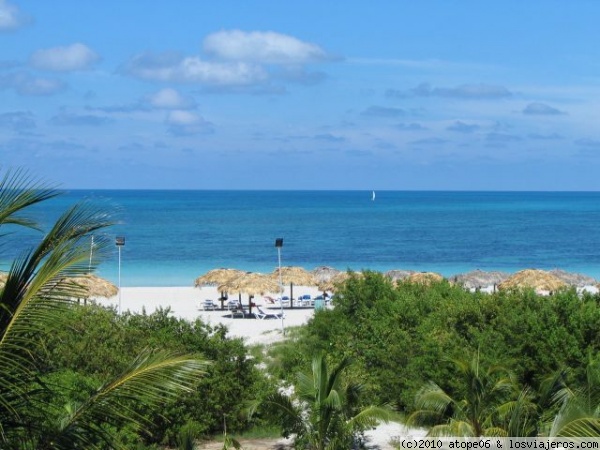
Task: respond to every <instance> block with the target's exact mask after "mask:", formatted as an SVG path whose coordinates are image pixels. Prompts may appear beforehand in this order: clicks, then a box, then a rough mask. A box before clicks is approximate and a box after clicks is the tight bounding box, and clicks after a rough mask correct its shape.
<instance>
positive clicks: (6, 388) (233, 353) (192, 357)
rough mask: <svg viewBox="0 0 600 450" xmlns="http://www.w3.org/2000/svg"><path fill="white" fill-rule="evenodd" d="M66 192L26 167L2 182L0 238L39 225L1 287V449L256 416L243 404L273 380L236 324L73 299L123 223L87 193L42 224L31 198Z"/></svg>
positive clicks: (143, 439) (126, 442)
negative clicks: (228, 327)
mask: <svg viewBox="0 0 600 450" xmlns="http://www.w3.org/2000/svg"><path fill="white" fill-rule="evenodd" d="M58 194H59V193H58V192H57V191H55V190H54V189H52V188H49V187H47V186H46V185H44V184H42V183H38V182H36V181H34V180H31V179H30V178H29V177H28V176H27V175H26V174H24V173H23V172H20V171H16V172H12V173H7V174H6V175H5V177H4V178H3V179H2V180H0V227H1V228H2V229H1V230H0V237H2V239H3V241H2V242H0V244H4V245H8V246H10V236H11V235H10V233H9V231H11V230H12V229H13V228H11V227H28V228H31V229H35V230H39V231H40V234H39V236H40V237H39V241H38V242H37V243H35V244H33V245H32V247H31V248H28V249H26V250H25V251H24V252H23V253H22V254H21V255H19V256H18V257H17V258H16V259H15V260H14V261H13V263H12V265H11V266H10V268H9V270H8V273H7V274H6V275H3V277H2V284H1V285H0V448H3V449H4V448H5V449H19V450H23V449H79V448H82V449H83V448H85V449H94V448H97V449H104V448H135V446H138V445H142V444H145V443H148V442H169V443H173V442H174V441H175V440H176V437H177V435H178V434H184V435H187V436H190V435H199V434H201V433H209V432H212V431H215V430H217V429H222V427H223V426H224V425H222V424H224V423H226V422H229V423H232V424H233V427H234V429H235V428H241V427H243V426H245V423H246V422H245V420H241V419H240V418H239V416H240V414H239V413H240V407H241V406H240V405H241V404H243V402H244V400H245V399H246V398H248V396H249V395H252V396H253V398H255V397H256V391H255V390H256V389H258V387H257V384H260V381H261V380H264V378H261V376H260V374H259V373H258V372H257V371H256V370H255V369H254V366H253V363H252V361H251V360H249V359H248V357H247V355H246V351H245V349H244V347H243V345H242V344H241V342H239V341H234V340H229V339H227V338H226V336H225V330H223V329H215V330H213V329H211V328H209V327H207V326H205V325H204V324H201V323H194V324H190V323H186V322H183V321H177V320H175V319H173V318H170V317H169V315H168V312H167V311H159V312H158V313H156V314H153V315H151V316H145V315H141V316H140V315H127V314H125V315H122V316H118V315H117V314H116V313H115V311H111V310H105V309H101V308H96V307H81V306H78V305H76V304H74V300H73V299H76V298H81V297H82V295H83V294H84V288H82V286H81V285H79V284H77V283H76V282H73V281H72V278H70V277H76V276H79V275H83V274H84V273H86V272H87V271H88V270H89V268H90V265H91V266H92V267H95V266H96V264H97V263H98V262H99V261H100V260H101V258H102V257H103V256H104V255H105V254H106V253H105V251H106V249H107V248H108V247H107V246H108V243H109V241H108V238H107V237H106V235H105V234H104V231H103V230H104V229H106V228H107V227H109V226H110V225H111V224H112V221H111V219H110V217H109V215H108V214H107V213H106V212H105V211H100V210H97V209H95V207H94V206H93V205H90V204H85V203H84V204H78V205H74V206H73V207H71V208H70V209H68V210H67V211H65V212H64V214H63V215H62V216H61V217H59V218H58V219H57V221H56V223H55V224H53V226H52V227H51V228H50V229H49V230H41V229H39V227H38V226H37V224H36V221H35V220H34V219H33V218H31V217H30V216H29V214H28V213H29V211H30V208H31V207H32V206H34V205H36V204H38V203H40V202H43V201H46V200H49V199H51V198H53V197H55V196H56V195H58ZM92 233H93V234H94V236H95V238H96V239H95V244H96V252H95V255H94V256H95V260H94V261H90V259H89V258H90V255H89V239H90V236H91V235H92ZM2 248H6V247H2ZM201 355H202V356H201ZM206 357H208V358H210V364H208V363H207V362H206V361H205V359H204V358H206ZM259 387H260V389H261V391H263V390H264V391H266V392H268V390H266V389H262V388H263V387H264V386H259Z"/></svg>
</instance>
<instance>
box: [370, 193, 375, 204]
mask: <svg viewBox="0 0 600 450" xmlns="http://www.w3.org/2000/svg"><path fill="white" fill-rule="evenodd" d="M371 201H373V202H374V201H375V191H373V192H372V194H371Z"/></svg>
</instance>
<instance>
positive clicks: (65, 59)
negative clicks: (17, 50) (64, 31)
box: [29, 43, 100, 72]
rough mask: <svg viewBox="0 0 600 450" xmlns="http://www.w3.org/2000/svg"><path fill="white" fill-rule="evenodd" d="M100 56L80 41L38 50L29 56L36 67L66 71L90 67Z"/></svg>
mask: <svg viewBox="0 0 600 450" xmlns="http://www.w3.org/2000/svg"><path fill="white" fill-rule="evenodd" d="M99 59H100V57H99V56H98V55H97V54H96V53H95V52H94V51H93V50H92V49H90V48H89V47H88V46H86V45H84V44H80V43H75V44H71V45H68V46H66V47H53V48H48V49H42V50H37V51H36V52H34V53H33V54H32V55H31V57H30V58H29V62H30V64H31V65H32V66H33V67H35V68H36V69H42V70H51V71H57V72H66V71H70V70H85V69H89V68H90V67H91V66H92V65H93V64H94V63H95V62H96V61H98V60H99Z"/></svg>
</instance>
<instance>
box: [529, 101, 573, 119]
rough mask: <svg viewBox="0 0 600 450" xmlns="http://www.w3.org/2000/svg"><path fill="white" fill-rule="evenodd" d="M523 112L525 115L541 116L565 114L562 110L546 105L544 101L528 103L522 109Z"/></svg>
mask: <svg viewBox="0 0 600 450" xmlns="http://www.w3.org/2000/svg"><path fill="white" fill-rule="evenodd" d="M523 114H527V115H542V116H559V115H563V114H565V113H564V112H563V111H561V110H559V109H556V108H553V107H552V106H549V105H546V104H545V103H539V102H533V103H530V104H528V105H527V106H526V107H525V108H524V109H523Z"/></svg>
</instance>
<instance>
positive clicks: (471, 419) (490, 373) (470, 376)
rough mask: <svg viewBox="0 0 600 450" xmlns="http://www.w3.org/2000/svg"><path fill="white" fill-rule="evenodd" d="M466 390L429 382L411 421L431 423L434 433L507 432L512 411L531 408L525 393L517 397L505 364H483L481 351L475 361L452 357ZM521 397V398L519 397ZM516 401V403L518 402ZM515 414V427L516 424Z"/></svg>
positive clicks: (418, 394)
mask: <svg viewBox="0 0 600 450" xmlns="http://www.w3.org/2000/svg"><path fill="white" fill-rule="evenodd" d="M452 362H453V363H454V365H455V367H456V369H457V372H458V373H457V375H458V378H459V380H460V381H461V386H462V391H461V392H460V396H458V397H457V396H454V397H453V396H452V395H450V394H449V393H447V392H445V391H444V390H443V389H442V388H441V387H440V386H439V385H437V384H436V383H434V382H429V383H427V384H426V385H425V386H424V387H423V388H422V389H421V390H420V391H419V392H418V393H417V397H416V399H415V407H416V411H415V412H414V413H412V414H411V415H410V416H409V419H408V422H409V423H411V424H417V425H431V424H434V426H433V427H432V428H431V429H430V431H429V435H430V436H506V435H507V430H506V428H507V427H506V426H504V425H505V424H507V423H508V422H510V420H511V417H510V413H513V412H515V411H519V412H520V414H522V416H521V418H524V417H525V416H524V414H525V411H526V410H528V409H529V408H528V406H527V405H528V398H527V396H526V395H525V394H523V395H522V396H521V397H517V396H516V395H515V394H516V393H517V392H518V391H517V388H516V384H515V382H514V380H513V377H512V375H511V374H510V372H509V371H507V370H506V369H505V368H503V367H501V366H490V367H488V368H486V369H484V368H482V367H481V365H480V361H479V353H477V354H476V355H475V356H474V357H473V358H472V359H471V361H465V360H452ZM519 399H520V400H519ZM515 402H516V403H515ZM516 419H517V417H512V420H513V424H512V428H513V429H514V428H516V424H515V423H514V421H515V420H516Z"/></svg>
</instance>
